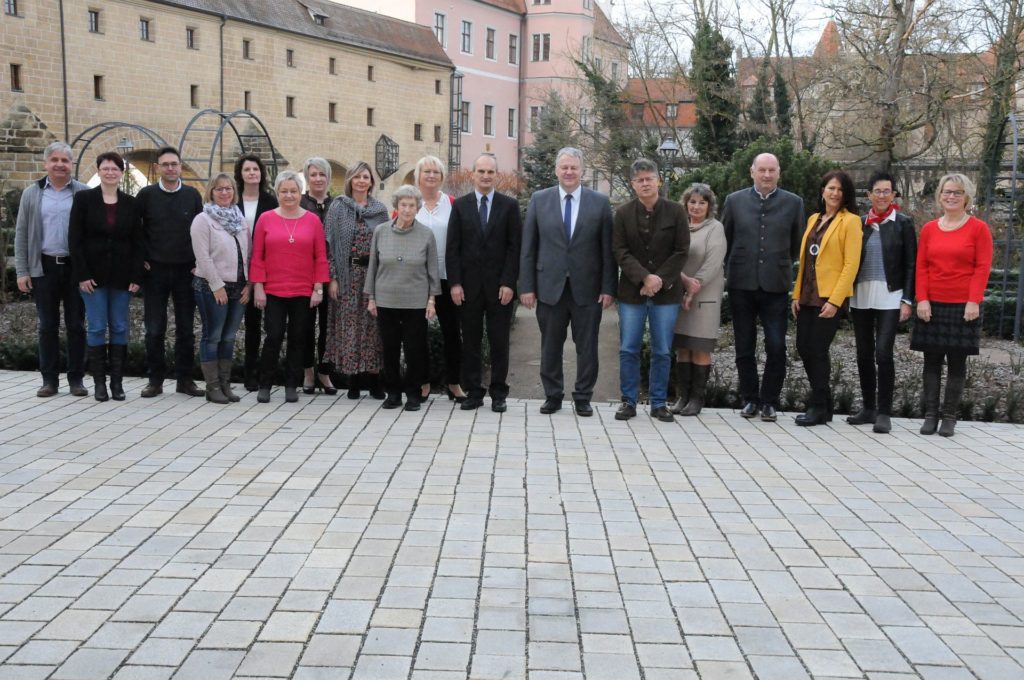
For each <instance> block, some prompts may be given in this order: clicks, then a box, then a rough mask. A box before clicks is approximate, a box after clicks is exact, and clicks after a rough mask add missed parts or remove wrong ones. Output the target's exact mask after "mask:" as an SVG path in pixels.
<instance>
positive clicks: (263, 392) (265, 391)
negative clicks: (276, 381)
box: [256, 387, 270, 404]
mask: <svg viewBox="0 0 1024 680" xmlns="http://www.w3.org/2000/svg"><path fill="white" fill-rule="evenodd" d="M257 389H258V390H259V391H258V392H256V401H258V402H260V403H261V404H267V403H269V402H270V388H269V387H258V388H257Z"/></svg>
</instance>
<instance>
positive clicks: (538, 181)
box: [523, 91, 578, 198]
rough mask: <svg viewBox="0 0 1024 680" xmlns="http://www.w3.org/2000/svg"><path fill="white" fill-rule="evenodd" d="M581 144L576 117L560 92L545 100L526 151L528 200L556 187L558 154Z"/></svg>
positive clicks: (524, 166)
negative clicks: (544, 190)
mask: <svg viewBox="0 0 1024 680" xmlns="http://www.w3.org/2000/svg"><path fill="white" fill-rule="evenodd" d="M577 143H578V141H577V137H576V133H575V131H574V128H573V125H572V117H571V116H570V115H569V111H568V109H567V108H566V106H565V102H563V101H562V98H561V97H560V96H559V95H558V93H557V92H555V91H551V92H549V93H548V96H547V97H546V98H545V99H544V108H543V110H542V112H541V115H540V118H539V120H538V121H537V126H536V128H535V129H534V131H533V141H532V142H531V143H530V145H529V146H527V147H526V148H524V149H523V178H524V180H525V182H526V192H525V194H524V196H525V197H526V198H529V196H530V195H531V194H533V192H535V191H538V190H539V189H544V188H545V187H549V186H551V185H552V184H554V183H555V161H556V160H557V158H555V156H556V154H557V153H558V150H559V149H561V148H563V147H566V146H576V145H577Z"/></svg>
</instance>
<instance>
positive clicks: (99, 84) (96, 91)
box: [92, 76, 103, 101]
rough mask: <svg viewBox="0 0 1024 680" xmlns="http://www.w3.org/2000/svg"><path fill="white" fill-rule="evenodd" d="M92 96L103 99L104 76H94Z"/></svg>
mask: <svg viewBox="0 0 1024 680" xmlns="http://www.w3.org/2000/svg"><path fill="white" fill-rule="evenodd" d="M92 98H93V99H96V100H99V101H103V76H93V77H92Z"/></svg>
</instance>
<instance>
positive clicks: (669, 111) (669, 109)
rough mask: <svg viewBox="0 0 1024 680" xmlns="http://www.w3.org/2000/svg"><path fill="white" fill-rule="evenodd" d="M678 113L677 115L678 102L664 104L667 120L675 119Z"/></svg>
mask: <svg viewBox="0 0 1024 680" xmlns="http://www.w3.org/2000/svg"><path fill="white" fill-rule="evenodd" d="M678 115H679V105H678V104H666V105H665V117H666V118H668V119H669V121H673V120H675V119H676V116H678Z"/></svg>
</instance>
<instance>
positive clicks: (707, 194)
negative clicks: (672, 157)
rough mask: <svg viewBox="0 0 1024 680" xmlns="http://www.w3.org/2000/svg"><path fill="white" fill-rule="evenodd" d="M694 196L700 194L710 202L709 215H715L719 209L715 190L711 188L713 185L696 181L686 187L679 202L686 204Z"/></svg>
mask: <svg viewBox="0 0 1024 680" xmlns="http://www.w3.org/2000/svg"><path fill="white" fill-rule="evenodd" d="M694 196H700V197H701V198H703V199H704V200H705V201H707V202H708V217H709V218H711V217H714V216H715V213H716V212H717V211H718V198H717V197H716V196H715V192H714V191H712V190H711V187H710V186H709V185H707V184H704V183H703V182H694V183H693V184H691V185H690V186H688V187H686V191H684V192H683V195H682V197H681V198H680V199H679V202H680V203H682V204H683V205H684V206H685V205H686V204H687V203H688V202H689V201H690V199H691V198H693V197H694Z"/></svg>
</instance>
